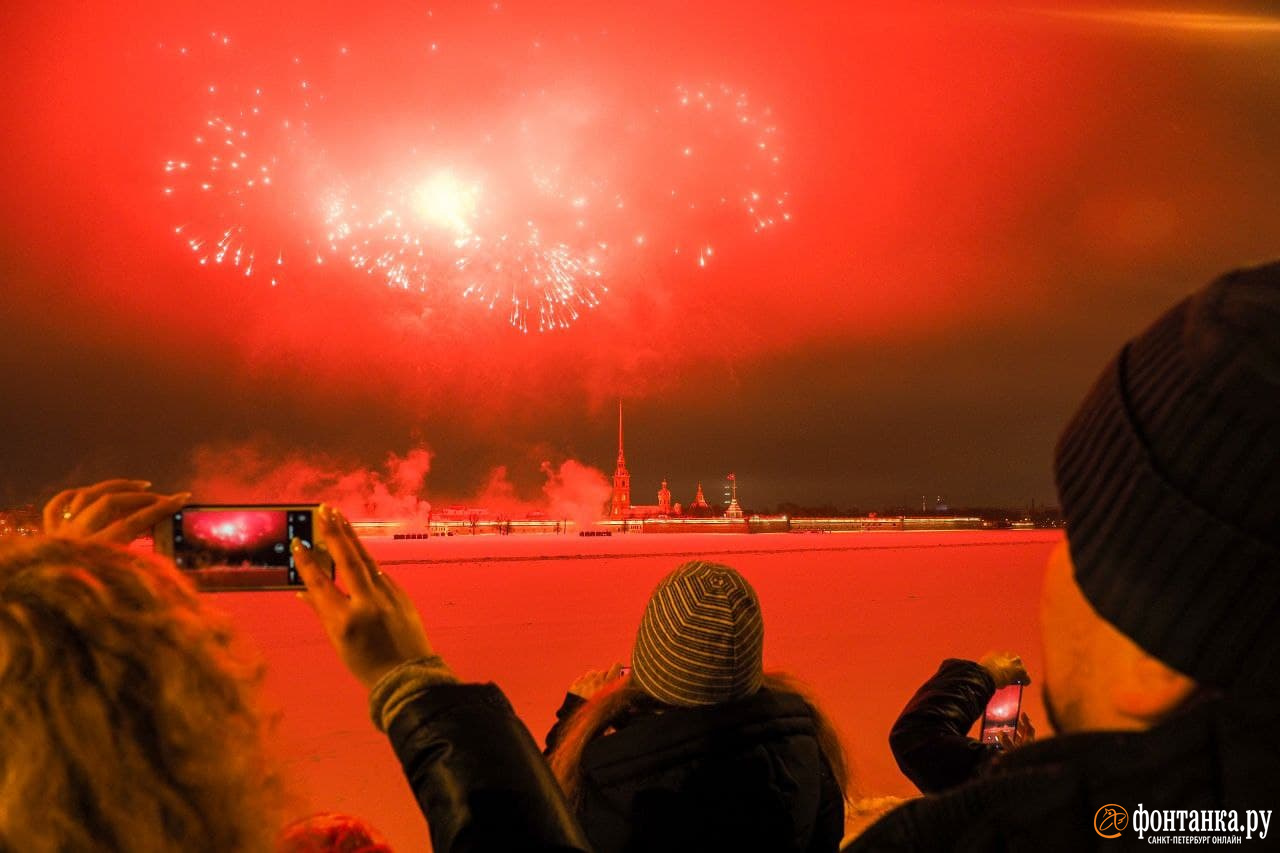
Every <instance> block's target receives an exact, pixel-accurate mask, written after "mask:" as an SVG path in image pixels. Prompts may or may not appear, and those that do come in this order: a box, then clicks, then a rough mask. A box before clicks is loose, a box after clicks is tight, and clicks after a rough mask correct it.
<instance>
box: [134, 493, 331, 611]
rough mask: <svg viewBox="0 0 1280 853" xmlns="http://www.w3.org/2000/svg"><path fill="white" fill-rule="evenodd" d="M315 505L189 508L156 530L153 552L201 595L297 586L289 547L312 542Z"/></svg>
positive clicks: (311, 545)
mask: <svg viewBox="0 0 1280 853" xmlns="http://www.w3.org/2000/svg"><path fill="white" fill-rule="evenodd" d="M318 509H319V505H318V504H237V505H215V504H194V505H190V506H185V507H183V508H182V509H181V510H179V511H178V512H175V513H174V514H173V515H171V516H170V517H168V518H165V519H162V520H161V521H160V523H159V524H157V525H156V527H155V531H154V535H155V549H156V552H157V553H160V554H164V555H165V556H167V557H169V558H170V559H172V560H173V562H174V564H175V565H176V566H177V567H178V568H179V569H181V570H182V571H184V572H186V573H188V575H189V576H190V577H191V578H192V580H194V581H195V583H196V587H197V588H198V589H202V590H209V591H212V590H232V589H289V588H296V587H299V586H301V585H302V579H301V578H300V577H299V576H298V569H297V566H296V565H295V563H294V559H293V551H291V550H290V548H289V543H290V542H292V541H293V539H294V537H297V538H298V539H300V540H302V544H303V545H304V546H306V547H309V548H314V547H319V546H320V544H321V543H319V542H317V541H316V525H315V514H316V511H317V510H318Z"/></svg>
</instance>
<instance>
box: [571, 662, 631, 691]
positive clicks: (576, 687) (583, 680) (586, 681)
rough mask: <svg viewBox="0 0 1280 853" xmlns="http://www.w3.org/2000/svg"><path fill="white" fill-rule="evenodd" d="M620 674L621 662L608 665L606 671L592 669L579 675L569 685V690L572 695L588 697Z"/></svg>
mask: <svg viewBox="0 0 1280 853" xmlns="http://www.w3.org/2000/svg"><path fill="white" fill-rule="evenodd" d="M621 676H622V664H620V663H615V664H614V665H613V666H611V667H609V669H608V670H607V671H604V670H599V669H592V670H588V671H587V672H585V673H583V674H582V675H581V676H579V678H578V680H576V681H575V682H573V684H570V685H569V692H570V693H572V694H573V695H574V696H578V697H581V698H583V699H590V698H591V697H592V696H594V695H596V694H597V693H599V692H600V689H601V688H603V687H604V686H605V685H606V684H608V683H609V682H610V681H613V680H614V679H616V678H620V677H621Z"/></svg>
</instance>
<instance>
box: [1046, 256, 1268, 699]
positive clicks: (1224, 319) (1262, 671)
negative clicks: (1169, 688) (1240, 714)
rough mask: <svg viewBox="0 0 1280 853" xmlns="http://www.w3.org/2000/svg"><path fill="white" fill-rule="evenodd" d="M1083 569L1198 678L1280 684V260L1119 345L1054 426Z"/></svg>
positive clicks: (1145, 634) (1093, 593) (1132, 622)
mask: <svg viewBox="0 0 1280 853" xmlns="http://www.w3.org/2000/svg"><path fill="white" fill-rule="evenodd" d="M1054 467H1055V475H1056V479H1057V483H1058V494H1059V497H1060V498H1061V501H1062V511H1063V516H1064V517H1065V519H1066V523H1067V539H1068V542H1069V547H1070V550H1071V558H1072V562H1073V563H1074V564H1075V573H1076V574H1075V576H1076V581H1077V582H1078V583H1079V585H1080V588H1081V589H1082V590H1083V591H1084V594H1085V596H1086V597H1087V598H1088V599H1089V601H1090V602H1091V603H1092V604H1093V606H1094V608H1095V609H1096V610H1097V611H1098V613H1099V614H1101V615H1102V617H1103V618H1105V619H1106V620H1107V621H1109V622H1111V623H1112V624H1113V625H1115V626H1116V627H1117V628H1119V629H1120V630H1121V631H1122V632H1124V633H1125V634H1126V635H1128V636H1129V637H1130V638H1131V639H1133V640H1134V641H1135V642H1136V643H1137V644H1138V645H1139V646H1141V647H1142V648H1143V649H1145V650H1146V651H1147V652H1149V653H1150V654H1152V655H1154V656H1155V657H1157V658H1159V659H1161V660H1162V661H1164V662H1165V663H1167V664H1169V665H1170V666H1172V667H1174V668H1175V669H1177V670H1179V671H1181V672H1183V673H1185V674H1187V675H1189V676H1191V677H1192V678H1194V679H1195V680H1196V681H1198V682H1200V683H1202V684H1206V685H1211V686H1216V687H1222V688H1229V689H1231V690H1235V691H1243V692H1251V693H1252V692H1258V691H1260V690H1261V691H1266V692H1269V693H1274V692H1278V691H1280V263H1277V264H1270V265H1268V266H1264V267H1258V268H1256V269H1250V270H1243V271H1240V272H1235V273H1231V274H1229V275H1227V276H1224V277H1223V278H1220V279H1218V280H1217V281H1215V282H1213V283H1212V284H1210V285H1209V286H1208V287H1206V288H1204V289H1203V290H1200V291H1199V292H1197V293H1195V294H1193V295H1192V296H1191V297H1189V298H1188V299H1186V300H1184V301H1183V302H1181V303H1179V304H1178V305H1176V306H1174V308H1173V309H1172V310H1170V311H1169V312H1168V313H1167V314H1165V315H1164V316H1163V317H1161V318H1160V319H1159V320H1157V321H1156V322H1155V324H1154V325H1153V326H1151V328H1149V329H1147V330H1146V331H1145V332H1143V333H1142V334H1141V335H1139V336H1138V337H1136V338H1134V339H1133V340H1131V341H1130V342H1129V343H1128V344H1126V345H1125V346H1124V348H1123V349H1121V350H1120V353H1119V354H1118V355H1117V356H1116V358H1115V359H1114V360H1113V361H1112V362H1111V364H1110V365H1108V366H1107V368H1106V370H1104V371H1103V373H1102V376H1101V377H1100V378H1099V379H1098V381H1097V384H1096V385H1094V387H1093V390H1091V391H1090V392H1089V394H1088V396H1087V397H1086V398H1085V400H1084V403H1083V404H1082V405H1081V406H1080V409H1079V411H1078V412H1076V415H1075V417H1074V418H1073V419H1072V420H1071V422H1070V424H1068V426H1067V428H1066V431H1065V432H1063V434H1062V437H1061V439H1060V440H1059V442H1058V449H1057V454H1056V459H1055V466H1054Z"/></svg>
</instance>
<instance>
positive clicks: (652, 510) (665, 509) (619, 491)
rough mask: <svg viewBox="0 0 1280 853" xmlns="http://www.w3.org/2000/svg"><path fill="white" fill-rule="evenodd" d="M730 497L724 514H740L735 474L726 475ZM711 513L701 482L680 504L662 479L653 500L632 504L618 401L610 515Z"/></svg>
mask: <svg viewBox="0 0 1280 853" xmlns="http://www.w3.org/2000/svg"><path fill="white" fill-rule="evenodd" d="M729 481H730V483H731V488H732V498H731V500H730V501H729V508H728V510H727V512H726V515H727V516H728V517H729V518H743V517H744V516H743V512H742V507H741V506H739V505H738V483H737V478H736V477H735V476H734V475H733V474H730V475H729ZM712 514H714V510H713V509H712V507H711V504H709V503H707V499H706V497H705V496H704V495H703V493H702V484H701V483H699V484H698V494H697V495H696V496H695V497H694V499H693V502H692V503H690V504H688V505H687V506H684V507H682V506H681V505H680V504H679V503H673V502H672V500H671V488H670V487H669V485H668V484H667V481H666V480H665V479H663V481H662V486H661V487H659V489H658V502H657V503H656V504H633V503H632V502H631V472H630V471H629V470H627V457H626V453H625V451H624V449H623V430H622V401H621V400H619V401H618V461H617V464H616V465H615V466H614V469H613V492H612V494H611V495H610V497H609V509H608V516H609V518H611V519H620V520H625V519H645V518H679V517H681V516H683V515H689V516H694V517H698V518H706V517H708V516H711V515H712Z"/></svg>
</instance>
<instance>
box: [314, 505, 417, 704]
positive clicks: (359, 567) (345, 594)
mask: <svg viewBox="0 0 1280 853" xmlns="http://www.w3.org/2000/svg"><path fill="white" fill-rule="evenodd" d="M316 522H317V525H318V527H319V530H320V533H321V537H322V541H323V543H324V545H325V547H326V548H327V549H328V551H329V554H330V556H331V557H332V558H333V564H334V569H335V572H334V575H335V576H334V577H330V576H329V573H328V572H327V571H326V570H325V567H324V566H323V565H322V563H321V559H320V557H319V556H318V555H317V554H316V553H315V552H314V551H312V550H309V549H308V548H306V547H305V546H303V544H302V543H301V542H300V541H298V540H296V539H295V540H294V541H293V544H292V546H291V547H292V548H293V553H294V556H295V559H296V561H297V566H298V574H299V576H301V578H302V582H303V583H304V584H306V587H307V591H306V592H300V593H298V597H299V598H302V599H304V600H305V601H306V602H307V603H308V604H310V605H311V608H312V609H313V610H315V612H316V614H317V615H318V616H319V617H320V624H321V625H323V626H324V630H325V633H326V634H328V636H329V642H331V643H332V644H333V647H334V648H335V649H336V650H337V652H338V656H339V657H340V658H341V659H342V662H343V663H344V664H345V665H346V667H347V669H349V670H351V674H352V675H354V676H355V677H356V678H357V679H359V680H360V683H362V684H363V685H364V686H365V687H370V688H371V687H373V685H375V684H376V683H377V682H378V680H379V679H380V678H382V676H384V675H386V674H387V673H388V672H390V671H391V670H392V669H394V668H395V667H396V666H398V665H399V664H401V663H404V662H405V661H410V660H414V659H416V658H421V657H425V656H427V655H430V654H432V651H431V644H430V643H429V642H428V641H427V634H426V631H425V630H423V627H422V620H421V619H420V618H419V616H418V610H417V608H416V607H414V605H413V602H412V601H410V600H409V596H408V595H406V594H405V592H404V590H403V589H401V588H400V586H399V584H397V583H396V582H395V581H393V580H392V579H391V578H390V577H389V576H388V575H385V574H383V573H382V572H381V571H380V570H379V569H378V564H377V563H376V562H374V560H373V558H372V557H370V556H369V552H368V551H366V550H365V548H364V545H363V544H362V543H361V542H360V540H359V538H358V537H357V536H356V534H355V531H354V530H352V528H351V523H350V522H349V521H347V520H346V519H345V518H344V517H343V516H342V514H341V513H340V512H338V511H337V510H336V509H334V508H333V507H330V506H327V505H326V506H321V507H320V511H319V512H317V513H316Z"/></svg>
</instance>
